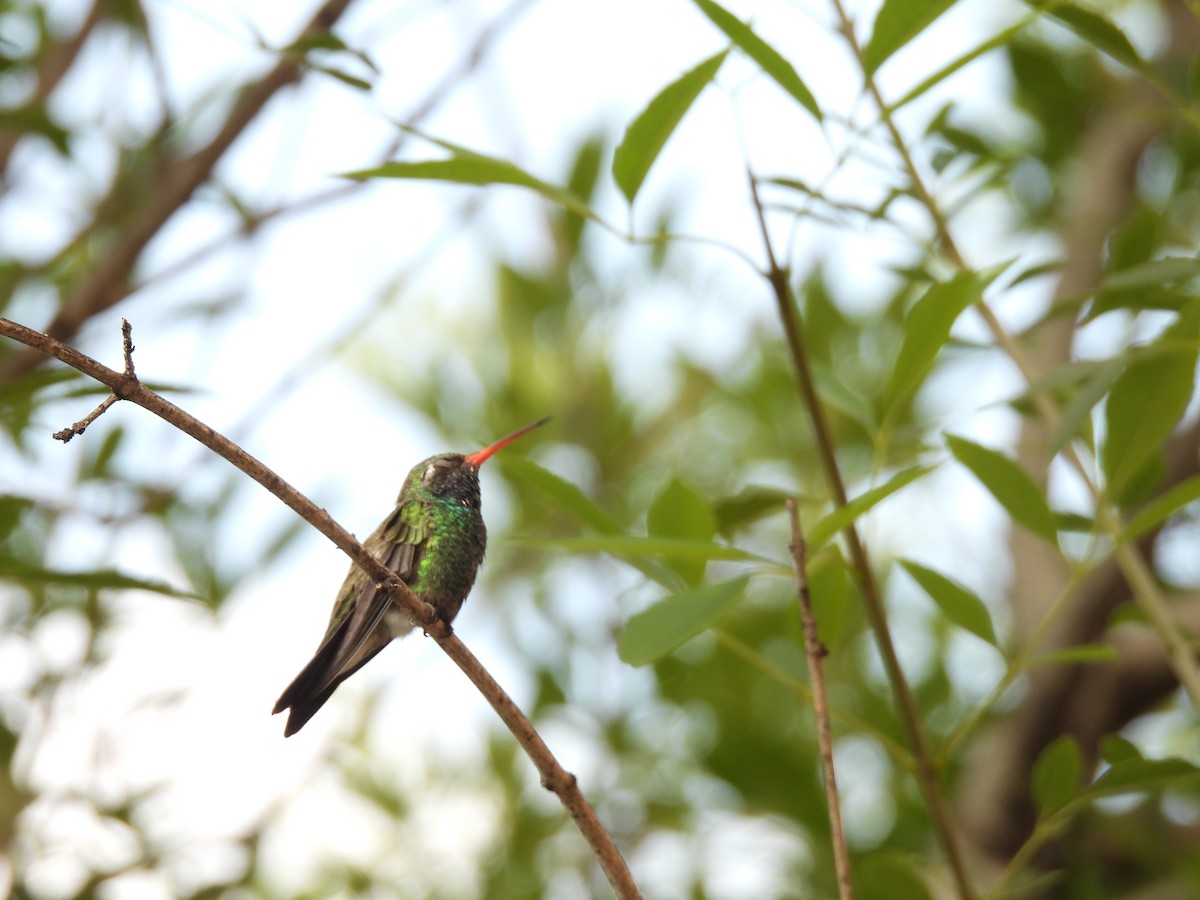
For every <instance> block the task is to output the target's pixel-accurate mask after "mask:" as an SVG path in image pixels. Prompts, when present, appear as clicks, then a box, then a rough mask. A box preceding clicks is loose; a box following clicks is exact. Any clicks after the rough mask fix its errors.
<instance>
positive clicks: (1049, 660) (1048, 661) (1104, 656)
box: [1025, 644, 1117, 669]
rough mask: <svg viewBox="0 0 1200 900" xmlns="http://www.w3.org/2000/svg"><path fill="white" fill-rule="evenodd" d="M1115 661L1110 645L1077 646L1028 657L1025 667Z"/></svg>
mask: <svg viewBox="0 0 1200 900" xmlns="http://www.w3.org/2000/svg"><path fill="white" fill-rule="evenodd" d="M1116 661H1117V648H1116V647H1114V646H1112V645H1111V644H1078V645H1076V646H1074V647H1063V648H1062V649H1061V650H1047V651H1045V652H1043V653H1035V654H1033V655H1032V656H1030V657H1029V659H1028V661H1027V662H1026V663H1025V667H1026V668H1029V669H1032V668H1033V667H1035V666H1065V665H1074V664H1076V663H1110V662H1116Z"/></svg>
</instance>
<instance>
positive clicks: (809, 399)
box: [747, 171, 974, 900]
mask: <svg viewBox="0 0 1200 900" xmlns="http://www.w3.org/2000/svg"><path fill="white" fill-rule="evenodd" d="M747 176H748V177H749V179H750V196H751V199H752V200H753V202H754V209H755V212H756V214H757V216H758V224H759V228H760V229H761V231H762V239H763V247H764V250H765V252H766V255H767V271H766V272H765V273H764V274H765V276H766V278H767V281H768V282H769V283H770V285H771V288H772V290H773V291H774V293H775V302H776V307H777V308H778V312H779V319H780V322H781V323H782V325H783V331H784V336H785V338H786V339H787V344H788V349H789V352H790V354H791V357H792V364H793V365H794V367H795V369H796V383H797V386H798V387H799V389H800V395H801V397H802V398H803V400H804V406H805V408H806V409H807V411H808V416H809V421H810V422H811V423H812V429H813V436H814V439H815V441H816V446H817V454H818V456H819V457H820V459H821V468H822V470H823V472H824V474H825V481H826V482H827V484H828V485H829V491H830V493H831V494H832V495H833V502H834V504H835V505H836V506H838V507H842V506H845V505H846V504H847V502H848V499H849V498H848V496H847V494H846V484H845V482H844V481H843V480H842V472H841V469H840V468H839V466H838V461H837V454H836V453H835V451H834V442H833V434H832V432H831V431H830V428H829V422H828V420H827V419H826V416H825V407H824V405H823V404H822V403H821V399H820V397H819V396H818V395H817V386H816V380H815V379H814V378H813V374H812V367H811V366H810V365H809V361H808V350H807V349H806V347H805V345H804V337H803V331H802V326H801V324H800V319H799V317H798V316H797V315H796V303H795V298H794V297H793V296H792V288H791V285H790V284H789V283H788V277H787V273H786V272H785V271H784V270H783V269H782V268H781V267H780V265H779V262H778V260H777V258H776V256H775V249H774V246H773V245H772V243H771V235H770V232H769V231H768V229H767V217H766V213H765V212H764V210H763V205H762V200H761V199H760V198H759V195H758V183H757V180H756V179H755V177H754V173H753V172H749V171H747ZM842 536H843V537H844V538H845V541H846V545H847V547H848V548H849V550H850V559H851V562H852V563H853V564H854V571H855V573H856V575H857V577H858V582H859V585H860V586H861V588H862V592H863V605H864V607H865V609H866V612H867V619H868V620H869V621H870V623H871V630H872V632H873V633H874V635H875V643H876V646H877V647H878V648H879V656H880V658H881V659H882V660H883V667H884V670H885V671H886V672H887V676H888V682H889V684H891V686H892V693H893V695H894V696H895V698H896V707H897V711H898V712H899V715H900V720H901V722H903V724H904V728H905V730H906V731H907V732H908V740H909V743H910V745H911V746H912V750H913V755H914V756H915V757H916V762H917V768H916V777H917V783H918V784H919V785H920V786H921V792H922V793H923V794H924V796H925V802H926V804H928V806H929V812H930V815H931V817H932V820H933V826H934V831H935V832H936V833H937V836H938V840H939V842H940V843H941V845H942V847H943V848H944V849H945V851H946V860H947V863H948V864H949V866H950V870H951V872H952V873H953V875H954V881H955V883H956V885H957V887H958V893H959V896H960V897H962V898H964V900H970V898H971V897H973V896H974V891H973V889H972V888H971V883H970V880H969V879H968V877H967V867H966V862H965V861H964V859H963V856H962V851H961V849H960V848H959V844H958V836H957V834H956V833H955V830H954V828H953V827H951V822H950V811H949V809H948V807H947V805H946V801H945V798H944V797H943V796H942V789H941V786H940V785H939V784H938V777H937V767H936V765H935V763H934V759H933V754H932V753H931V752H930V748H929V739H928V737H927V736H926V734H925V726H924V724H923V723H922V722H921V714H920V710H918V708H917V701H916V699H915V698H914V697H913V693H912V689H911V688H910V687H909V685H908V679H907V678H906V677H905V675H904V670H903V669H902V668H901V667H900V659H899V657H898V656H897V655H896V645H895V644H894V643H893V642H892V634H891V631H890V629H889V627H888V621H887V611H886V610H885V609H884V607H883V596H882V594H881V592H880V590H879V583H878V581H876V579H875V573H874V571H873V570H872V569H871V563H870V560H869V559H868V558H867V550H866V547H864V546H863V542H862V539H861V538H860V537H859V535H858V529H857V528H856V527H855V525H854V523H853V522H850V523H849V524H848V525H847V526H846V527H845V529H844V530H843V531H842Z"/></svg>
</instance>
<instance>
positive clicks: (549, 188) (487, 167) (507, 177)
mask: <svg viewBox="0 0 1200 900" xmlns="http://www.w3.org/2000/svg"><path fill="white" fill-rule="evenodd" d="M413 133H414V134H421V133H420V132H417V131H414V132H413ZM421 136H422V137H424V138H425V139H426V140H428V141H430V142H431V143H433V144H436V145H437V146H439V147H441V148H443V149H445V150H448V151H450V158H449V159H426V160H416V161H413V162H401V161H394V162H388V163H384V164H383V165H382V166H377V167H376V168H374V169H361V170H359V171H356V172H346V173H345V174H344V175H343V176H342V177H343V178H349V179H351V180H353V181H369V180H371V179H374V178H400V179H406V180H415V181H446V182H450V183H452V184H473V185H487V184H507V185H513V186H515V187H523V188H528V189H529V190H532V191H536V192H537V193H539V194H541V195H542V196H543V197H546V198H547V199H549V200H553V201H554V202H555V203H559V204H561V205H562V206H564V207H566V208H567V209H569V210H571V211H572V212H574V213H577V214H578V215H580V216H583V217H584V218H586V219H591V220H593V221H596V220H597V217H596V214H595V213H594V212H592V211H591V209H589V208H588V205H587V204H586V203H584V202H583V201H582V200H580V199H579V198H578V197H576V196H575V195H574V194H572V193H571V192H570V191H568V190H567V189H566V188H564V187H559V186H558V185H556V184H550V183H549V182H546V181H543V180H542V179H540V178H538V177H537V176H535V175H531V174H530V173H528V172H526V171H525V170H524V169H522V168H520V167H518V166H515V165H513V164H512V163H510V162H509V161H508V160H504V159H497V158H496V157H494V156H486V155H484V154H482V153H476V152H475V151H474V150H469V149H467V148H466V147H462V146H459V145H458V144H452V143H450V142H449V141H443V140H440V139H438V138H433V137H430V136H428V135H424V134H421Z"/></svg>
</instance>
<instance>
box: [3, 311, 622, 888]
mask: <svg viewBox="0 0 1200 900" xmlns="http://www.w3.org/2000/svg"><path fill="white" fill-rule="evenodd" d="M121 333H122V335H123V336H124V348H125V371H124V372H117V371H115V370H113V369H109V368H108V367H106V366H103V365H101V364H100V363H99V362H97V361H96V360H94V359H92V358H91V357H90V356H85V355H84V354H82V353H80V352H79V351H77V350H74V349H72V348H71V347H68V346H66V345H65V344H62V343H60V342H59V341H56V340H55V339H53V338H51V337H49V336H47V335H45V334H42V333H41V332H39V331H34V330H33V329H30V328H26V327H25V326H24V325H19V324H17V323H16V322H13V321H11V320H9V319H5V318H3V317H0V335H3V336H5V337H8V338H11V339H13V340H15V341H18V342H19V343H22V344H25V345H26V346H28V347H32V348H34V349H35V350H39V351H41V352H42V353H45V354H47V355H48V356H53V357H54V358H56V359H58V360H61V361H62V362H64V363H66V364H67V365H68V366H70V367H71V368H73V369H76V370H78V371H80V372H82V373H84V374H85V375H88V376H90V377H92V378H94V379H96V380H97V381H99V382H100V383H101V384H104V385H106V386H108V387H109V388H110V389H111V390H112V396H111V397H108V398H106V399H105V401H104V402H103V403H101V404H100V406H99V407H97V408H96V409H95V410H94V411H93V412H92V413H91V415H89V416H88V417H87V418H86V419H83V420H82V421H80V422H78V423H76V424H75V425H73V426H71V427H70V428H67V429H64V430H63V431H60V432H59V433H58V434H56V435H55V437H56V438H58V439H59V440H62V441H64V442H65V441H68V440H70V439H71V437H73V436H74V435H76V434H82V433H83V431H84V429H86V428H87V426H88V425H90V424H91V423H92V422H94V421H95V420H96V419H97V418H98V417H99V416H100V415H102V414H103V413H104V411H105V410H106V409H108V408H109V407H110V406H112V405H113V404H114V403H116V402H117V400H128V401H130V402H131V403H135V404H137V405H138V406H140V407H142V408H143V409H147V410H149V411H150V412H152V413H154V414H155V415H156V416H158V417H159V418H161V419H164V420H166V421H167V422H168V423H170V424H171V425H174V426H175V427H176V428H178V429H179V430H180V431H182V432H184V433H185V434H187V435H189V436H190V437H192V438H194V439H195V440H197V441H199V442H200V443H201V444H203V445H204V446H205V447H208V448H209V449H210V450H212V451H213V452H214V453H216V454H217V455H218V456H220V457H223V458H224V459H226V460H228V461H229V462H231V463H232V464H233V465H235V466H237V468H239V469H241V470H242V471H243V472H245V473H246V474H247V475H249V476H250V477H251V478H253V479H254V480H255V481H257V482H258V483H259V484H261V485H262V486H263V487H265V488H266V489H267V490H268V491H270V492H271V493H272V494H274V495H275V496H276V497H278V498H279V499H280V500H282V501H283V502H284V503H286V504H287V505H288V506H289V507H291V508H292V509H293V510H294V511H295V512H296V513H297V514H298V515H299V516H300V517H301V518H302V519H304V520H305V521H306V522H308V523H309V524H310V525H312V526H313V527H314V528H316V529H317V531H319V532H321V534H323V535H325V537H327V538H329V540H331V541H333V543H334V545H335V546H337V548H338V549H339V550H341V551H342V552H343V553H345V554H346V555H347V556H349V557H350V558H351V559H352V560H353V561H354V562H355V564H357V565H358V566H359V567H360V568H361V569H362V570H363V571H364V572H366V573H367V574H368V575H370V576H371V577H372V578H373V579H375V581H376V582H377V583H378V584H380V585H381V586H382V587H383V588H384V589H386V590H387V591H388V592H389V593H390V594H391V597H392V599H393V600H394V601H395V602H397V603H399V604H400V605H402V606H403V607H404V609H405V610H406V611H407V612H409V613H410V614H411V615H412V616H413V617H414V619H415V620H416V621H417V622H419V623H420V624H421V626H422V627H423V628H424V629H425V631H426V633H428V634H429V635H430V636H431V637H432V638H433V639H434V640H436V641H437V642H438V644H439V645H440V646H441V648H442V650H444V651H445V653H446V655H447V656H449V657H450V658H451V659H452V660H454V662H455V663H456V664H457V665H458V667H459V668H460V669H462V671H463V673H464V674H465V675H466V676H467V678H469V679H470V680H471V683H472V684H474V685H475V686H476V687H477V688H478V689H479V691H480V693H482V694H483V696H484V697H485V698H486V699H487V701H488V702H489V703H490V704H491V705H492V708H493V709H494V710H496V713H497V714H498V715H499V716H500V719H501V720H502V721H503V722H504V724H505V725H506V726H507V727H508V729H509V731H511V732H512V734H513V736H514V737H515V738H516V739H517V742H518V743H519V744H520V745H521V747H522V749H524V751H525V753H526V754H527V755H528V756H529V758H530V760H532V761H533V764H534V766H535V767H536V768H537V770H538V773H539V774H540V775H541V780H542V785H543V786H544V787H545V788H546V789H547V790H550V791H553V792H554V793H555V794H557V795H558V798H559V800H560V801H561V802H562V804H563V806H564V807H566V810H567V812H569V813H570V814H571V818H572V819H574V820H575V824H576V826H577V827H578V828H579V830H580V831H581V832H582V833H583V836H584V839H585V840H587V842H588V844H589V845H590V846H591V848H592V852H593V853H594V854H595V856H596V860H597V861H598V862H599V864H600V868H601V869H602V870H603V871H604V874H605V876H606V877H607V878H608V881H609V883H610V884H611V885H612V888H613V891H614V893H615V894H616V896H617V897H618V898H620V900H635V898H638V900H640V898H641V892H640V891H639V890H638V887H637V884H636V883H635V882H634V880H633V875H632V874H631V873H630V871H629V867H628V865H627V864H626V863H625V860H624V858H623V857H622V856H621V851H620V850H618V849H617V845H616V844H615V843H614V841H613V839H612V836H611V835H610V834H609V833H608V832H607V831H606V830H605V828H604V826H603V825H602V824H601V822H600V819H599V818H598V817H597V816H596V811H595V809H593V808H592V805H591V803H589V802H588V799H587V798H586V797H585V796H584V795H583V792H582V791H581V790H580V789H579V785H578V783H577V781H576V778H575V776H574V775H572V774H571V773H570V772H568V771H566V770H565V769H564V768H563V767H562V765H561V764H560V763H559V762H558V760H557V759H556V758H555V757H554V754H553V753H551V752H550V748H549V747H547V746H546V743H545V741H543V740H542V737H541V735H540V734H538V732H537V730H536V729H535V728H534V727H533V724H532V723H531V722H530V721H529V719H528V718H526V716H525V715H524V714H523V713H522V712H521V710H520V709H519V708H518V707H517V705H516V703H514V702H513V700H512V698H511V697H509V696H508V694H507V693H506V692H505V691H504V689H503V688H502V687H500V685H499V684H498V683H497V682H496V680H495V679H494V678H493V677H492V675H491V673H490V672H488V670H487V669H486V668H484V666H483V664H482V663H481V662H480V661H479V660H478V659H477V658H476V656H475V655H474V654H473V653H472V652H471V651H470V650H469V649H468V648H467V646H466V645H465V644H464V643H463V642H462V641H460V640H459V639H458V637H457V636H456V635H455V634H454V632H453V629H451V627H450V626H449V625H448V624H447V623H446V622H444V621H442V620H441V619H440V618H439V617H438V615H437V613H436V612H434V610H433V607H431V606H429V605H428V604H427V603H425V602H424V601H423V600H421V599H420V598H419V597H417V595H416V594H414V593H413V592H412V591H411V590H410V589H409V588H408V585H406V584H405V583H404V582H403V581H401V580H400V578H398V577H397V576H396V574H395V573H394V572H392V571H391V570H390V569H389V568H387V567H386V566H385V565H383V563H381V562H380V561H379V560H378V559H376V558H375V557H374V556H372V555H371V554H370V553H368V552H367V551H366V549H365V548H364V547H363V545H362V544H360V543H359V542H358V541H357V540H356V539H355V538H354V536H353V535H352V534H350V532H348V531H347V530H346V529H345V528H343V527H342V526H341V525H339V524H338V523H337V522H335V521H334V520H333V517H332V516H330V515H329V513H327V512H326V511H325V510H323V509H321V508H320V507H318V506H317V505H316V504H314V503H313V502H312V501H311V500H309V499H308V498H307V497H305V496H304V495H303V494H301V493H300V492H299V491H298V490H296V489H295V488H294V487H292V486H291V485H290V484H288V483H287V482H286V481H284V480H283V479H282V478H280V477H279V476H278V475H277V474H275V472H274V471H272V470H271V469H269V468H267V466H266V465H264V464H263V463H262V462H260V461H259V460H258V459H256V458H255V457H253V456H251V455H250V454H249V453H247V452H246V451H245V450H243V449H242V448H241V447H239V446H238V445H237V444H234V443H233V442H232V441H230V440H229V439H228V438H226V437H224V436H223V435H221V434H219V433H217V432H216V431H214V430H213V429H212V428H210V427H209V426H207V425H205V424H204V423H203V422H201V421H200V420H199V419H196V418H194V417H193V416H191V415H189V414H188V413H186V412H184V411H183V410H182V409H180V408H179V407H178V406H176V405H175V404H174V403H171V402H170V401H169V400H166V399H164V398H163V397H161V396H159V395H158V394H156V393H154V391H152V390H150V389H149V388H147V387H146V386H145V385H144V384H142V383H141V382H140V381H139V380H138V378H137V375H136V374H135V373H134V369H133V338H132V329H131V328H130V325H129V323H128V322H125V321H122V325H121Z"/></svg>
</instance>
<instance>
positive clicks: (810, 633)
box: [787, 497, 854, 900]
mask: <svg viewBox="0 0 1200 900" xmlns="http://www.w3.org/2000/svg"><path fill="white" fill-rule="evenodd" d="M787 511H788V519H789V520H790V522H791V525H792V539H791V540H790V541H789V542H788V550H790V551H791V553H792V564H793V565H794V566H795V567H796V594H797V598H798V599H799V601H800V621H801V623H802V624H803V626H804V657H805V659H807V660H808V677H809V678H810V679H811V681H812V702H813V712H814V713H815V714H816V717H817V743H818V745H820V748H821V774H822V776H823V778H824V781H825V805H826V806H827V807H828V808H829V836H830V838H831V840H832V841H833V864H834V867H835V868H836V869H837V881H838V896H839V897H841V898H842V900H854V881H853V880H852V878H851V874H850V853H849V851H848V850H847V849H846V834H845V832H844V831H843V829H842V805H841V802H840V801H839V800H838V788H837V777H836V773H835V771H834V768H833V734H832V731H831V729H830V727H829V700H828V698H827V697H826V694H825V671H824V669H823V668H822V666H821V660H823V659H824V658H825V657H826V656H828V655H829V651H828V650H826V649H825V647H824V645H823V644H822V643H821V639H820V637H819V636H818V635H817V620H816V617H815V616H813V610H812V598H811V597H810V596H809V593H808V569H807V564H806V562H805V549H806V548H805V545H804V536H803V534H802V533H801V531H800V513H799V512H798V511H797V510H796V501H795V500H794V499H792V498H791V497H788V500H787Z"/></svg>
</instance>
